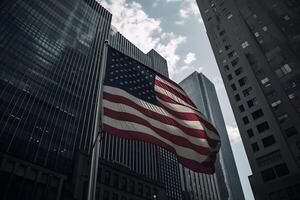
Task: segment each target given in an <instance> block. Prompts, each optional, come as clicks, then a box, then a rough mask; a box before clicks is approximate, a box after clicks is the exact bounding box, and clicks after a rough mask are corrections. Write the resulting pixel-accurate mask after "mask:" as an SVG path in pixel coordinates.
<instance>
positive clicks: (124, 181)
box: [121, 177, 127, 191]
mask: <svg viewBox="0 0 300 200" xmlns="http://www.w3.org/2000/svg"><path fill="white" fill-rule="evenodd" d="M121 189H122V190H124V191H126V190H127V178H126V177H122V180H121Z"/></svg>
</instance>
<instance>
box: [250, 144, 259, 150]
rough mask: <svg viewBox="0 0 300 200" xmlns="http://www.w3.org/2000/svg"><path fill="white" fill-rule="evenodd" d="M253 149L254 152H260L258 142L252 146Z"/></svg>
mask: <svg viewBox="0 0 300 200" xmlns="http://www.w3.org/2000/svg"><path fill="white" fill-rule="evenodd" d="M251 147H252V150H253V152H257V151H259V147H258V144H257V143H256V142H255V143H253V144H251Z"/></svg>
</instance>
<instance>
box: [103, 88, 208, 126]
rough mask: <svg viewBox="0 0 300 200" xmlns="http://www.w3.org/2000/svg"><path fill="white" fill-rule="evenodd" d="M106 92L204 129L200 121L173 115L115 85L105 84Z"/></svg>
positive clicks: (180, 122) (104, 89)
mask: <svg viewBox="0 0 300 200" xmlns="http://www.w3.org/2000/svg"><path fill="white" fill-rule="evenodd" d="M103 91H104V92H107V93H110V94H113V95H119V96H123V97H124V98H127V99H129V100H131V101H132V102H134V103H135V104H137V105H139V106H141V107H143V108H145V109H149V110H151V111H153V112H156V113H158V114H160V115H164V116H166V117H170V118H172V119H174V120H175V121H176V122H178V123H179V124H180V125H182V126H185V127H186V128H192V129H196V130H203V129H201V127H202V125H201V123H200V122H199V121H190V120H182V119H178V118H176V117H175V116H173V115H171V114H170V113H168V112H167V111H165V110H164V109H163V108H161V107H159V106H156V105H153V104H151V103H148V102H146V101H143V100H141V99H139V98H136V97H134V96H133V95H131V94H129V93H127V92H126V91H124V90H122V89H119V88H115V87H110V86H106V85H105V86H104V88H103Z"/></svg>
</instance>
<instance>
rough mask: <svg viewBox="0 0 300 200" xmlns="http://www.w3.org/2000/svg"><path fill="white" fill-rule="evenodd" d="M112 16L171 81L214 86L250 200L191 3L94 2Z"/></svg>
mask: <svg viewBox="0 0 300 200" xmlns="http://www.w3.org/2000/svg"><path fill="white" fill-rule="evenodd" d="M98 1H99V2H100V4H101V5H102V6H104V7H105V8H106V9H108V10H109V11H110V12H111V13H112V14H113V18H112V24H113V26H115V27H116V28H117V30H118V31H119V32H120V33H121V34H123V35H124V36H125V37H126V38H127V39H128V40H130V41H131V42H132V43H133V44H135V45H136V46H137V47H138V48H140V49H141V50H142V51H143V52H144V53H147V52H148V51H150V50H151V49H155V50H156V51H157V52H159V53H160V54H161V55H162V56H163V57H164V58H166V60H167V61H168V67H169V74H170V77H171V79H172V80H174V81H175V82H180V81H181V80H183V79H184V78H186V77H187V76H188V75H190V74H191V73H192V72H194V71H198V72H202V73H203V74H204V75H205V76H207V77H208V78H209V79H210V80H211V81H212V82H213V83H214V84H215V87H216V90H217V94H218V98H219V102H221V109H222V112H223V116H224V119H225V123H226V128H227V131H228V134H229V138H230V142H231V147H232V150H233V153H234V157H235V161H236V164H237V167H238V172H239V176H240V180H241V183H242V187H243V191H244V195H245V198H246V200H253V199H254V197H253V194H252V191H251V188H250V185H249V181H248V176H249V175H250V174H251V169H250V167H249V163H248V160H247V157H246V154H245V150H244V147H243V144H242V141H241V138H240V134H239V131H238V128H237V125H236V122H235V119H234V116H233V113H232V109H231V106H230V104H229V100H228V96H227V94H226V91H225V88H224V84H223V81H222V78H221V75H220V72H219V69H218V66H217V64H216V61H215V58H214V55H213V52H212V49H211V46H210V43H209V40H208V37H207V35H206V29H205V26H204V23H203V20H202V18H201V15H200V12H199V9H198V7H197V4H196V1H195V0H98Z"/></svg>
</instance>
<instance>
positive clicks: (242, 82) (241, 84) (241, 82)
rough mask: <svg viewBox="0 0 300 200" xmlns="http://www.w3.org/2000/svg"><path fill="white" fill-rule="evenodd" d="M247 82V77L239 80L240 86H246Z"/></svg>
mask: <svg viewBox="0 0 300 200" xmlns="http://www.w3.org/2000/svg"><path fill="white" fill-rule="evenodd" d="M246 83H247V77H243V78H241V79H240V80H239V84H240V86H241V87H242V86H244V85H245V84H246Z"/></svg>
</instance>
